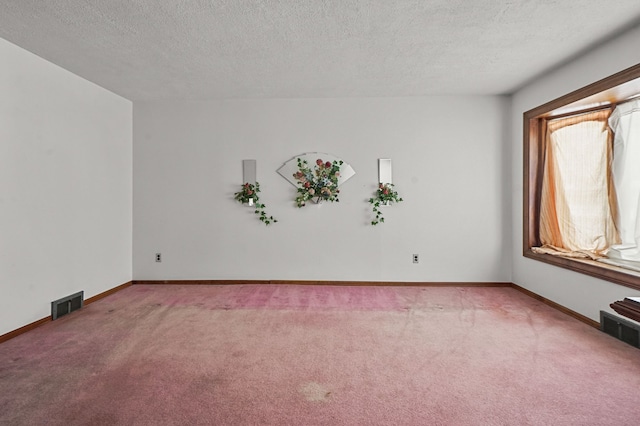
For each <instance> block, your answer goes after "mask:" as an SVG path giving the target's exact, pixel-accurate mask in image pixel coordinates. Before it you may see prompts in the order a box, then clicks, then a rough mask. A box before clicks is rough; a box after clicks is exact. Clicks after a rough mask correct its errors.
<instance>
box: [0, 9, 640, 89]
mask: <svg viewBox="0 0 640 426" xmlns="http://www.w3.org/2000/svg"><path fill="white" fill-rule="evenodd" d="M639 19H640V1H638V0H615V1H610V2H604V1H602V0H369V1H366V0H253V1H251V0H82V1H80V0H46V1H45V0H2V2H0V37H2V38H4V39H6V40H8V41H10V42H12V43H14V44H16V45H18V46H20V47H22V48H25V49H27V50H29V51H31V52H33V53H35V54H37V55H39V56H41V57H43V58H45V59H47V60H49V61H51V62H53V63H55V64H58V65H60V66H62V67H63V68H66V69H68V70H70V71H72V72H74V73H75V74H78V75H80V76H82V77H84V78H86V79H88V80H90V81H93V82H95V83H97V84H99V85H100V86H103V87H105V88H107V89H109V90H111V91H113V92H115V93H117V94H119V95H121V96H124V97H125V98H128V99H131V100H154V99H215V98H256V97H258V98H260V97H275V98H282V97H345V96H412V95H430V94H504V93H510V92H512V91H513V90H514V89H517V88H518V87H520V86H521V85H523V84H524V83H526V82H527V81H529V80H530V79H532V78H533V77H535V76H537V75H539V74H541V73H543V72H545V71H546V70H549V69H550V68H552V67H555V66H557V65H558V64H560V63H562V62H563V61H565V60H566V59H567V58H569V57H571V56H574V55H576V54H578V53H580V52H582V51H584V50H585V49H588V48H590V47H592V46H594V45H595V44H597V43H599V42H602V41H603V40H604V39H607V38H609V37H611V36H612V35H614V34H616V33H618V32H620V31H621V30H623V29H626V28H629V27H631V26H633V25H635V24H637V23H638V22H639V21H638V20H639Z"/></svg>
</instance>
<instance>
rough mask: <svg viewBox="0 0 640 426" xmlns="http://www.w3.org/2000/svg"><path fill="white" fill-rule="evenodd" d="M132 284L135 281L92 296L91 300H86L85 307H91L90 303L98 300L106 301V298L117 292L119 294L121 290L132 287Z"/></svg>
mask: <svg viewBox="0 0 640 426" xmlns="http://www.w3.org/2000/svg"><path fill="white" fill-rule="evenodd" d="M132 284H133V281H128V282H126V283H124V284H120V285H119V286H117V287H114V288H112V289H109V290H107V291H103V292H102V293H99V294H96V295H95V296H91V297H90V298H88V299H85V300H84V304H85V305H89V304H90V303H93V302H97V301H98V300H100V299H104V298H105V297H107V296H110V295H112V294H113V293H116V292H118V291H120V290H124V289H125V288H127V287H129V286H131V285H132Z"/></svg>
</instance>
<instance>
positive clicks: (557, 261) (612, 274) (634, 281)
mask: <svg viewBox="0 0 640 426" xmlns="http://www.w3.org/2000/svg"><path fill="white" fill-rule="evenodd" d="M523 256H524V257H526V258H529V259H533V260H537V261H540V262H544V263H548V264H550V265H554V266H559V267H560V268H565V269H569V270H572V271H574V272H579V273H581V274H586V275H590V276H592V277H595V278H599V279H602V280H605V281H610V282H613V283H616V284H619V285H623V286H625V287H629V288H633V289H635V290H640V272H637V271H633V270H631V269H625V268H621V267H619V266H615V265H611V264H608V263H604V262H598V261H595V260H590V259H567V258H564V257H558V256H552V255H549V254H538V253H534V252H533V251H532V250H531V249H526V250H525V251H524V253H523Z"/></svg>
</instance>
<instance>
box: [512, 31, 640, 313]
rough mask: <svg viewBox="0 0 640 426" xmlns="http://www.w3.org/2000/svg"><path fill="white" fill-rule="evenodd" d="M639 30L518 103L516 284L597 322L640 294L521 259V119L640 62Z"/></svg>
mask: <svg viewBox="0 0 640 426" xmlns="http://www.w3.org/2000/svg"><path fill="white" fill-rule="evenodd" d="M639 45H640V28H636V29H634V30H631V31H628V32H627V33H625V34H623V35H621V36H619V37H617V38H616V39H614V40H612V41H610V42H608V43H606V44H605V45H602V46H600V47H598V48H596V49H594V50H592V51H590V52H589V53H588V54H586V55H584V56H582V57H580V58H578V59H576V60H573V61H571V62H570V63H568V64H566V65H565V66H563V67H561V68H559V69H557V70H555V71H554V72H552V73H549V74H548V75H545V76H544V77H542V78H539V79H538V80H536V81H534V82H533V83H531V84H530V85H528V86H527V87H525V88H523V89H522V90H519V91H518V92H517V93H515V94H514V96H513V99H512V102H513V116H512V123H513V135H512V138H511V142H512V143H513V150H512V152H513V197H512V198H513V231H512V234H513V266H512V268H513V282H514V283H516V284H518V285H520V286H522V287H525V288H527V289H529V290H531V291H533V292H535V293H538V294H540V295H542V296H544V297H546V298H548V299H550V300H553V301H554V302H557V303H559V304H561V305H563V306H566V307H568V308H570V309H572V310H574V311H576V312H579V313H581V314H582V315H585V316H587V317H589V318H592V319H594V320H599V312H600V310H609V308H608V306H609V304H610V303H611V302H614V301H616V300H620V299H621V298H623V297H625V296H629V295H640V292H638V291H636V290H632V289H630V288H628V287H623V286H619V285H616V284H613V283H610V282H607V281H602V280H599V279H596V278H592V277H590V276H587V275H584V274H579V273H575V272H572V271H569V270H566V269H562V268H559V267H555V266H551V265H547V264H544V263H541V262H538V261H535V260H531V259H527V258H524V257H523V256H522V199H523V193H522V191H523V184H522V182H523V179H522V173H523V170H522V161H523V160H522V159H523V152H522V126H523V123H522V114H523V113H524V112H525V111H528V110H530V109H532V108H534V107H537V106H539V105H542V104H544V103H546V102H548V101H551V100H553V99H556V98H558V97H560V96H563V95H565V94H567V93H569V92H572V91H574V90H576V89H579V88H581V87H584V86H586V85H588V84H590V83H593V82H595V81H598V80H600V79H602V78H605V77H608V76H609V75H612V74H615V73H616V72H619V71H622V70H623V69H626V68H628V67H630V66H632V65H635V64H637V63H639V62H640V49H638V46H639Z"/></svg>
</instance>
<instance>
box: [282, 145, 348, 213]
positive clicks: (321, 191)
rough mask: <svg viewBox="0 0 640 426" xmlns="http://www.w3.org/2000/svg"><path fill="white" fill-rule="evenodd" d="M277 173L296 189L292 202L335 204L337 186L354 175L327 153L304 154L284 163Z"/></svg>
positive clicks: (302, 204)
mask: <svg viewBox="0 0 640 426" xmlns="http://www.w3.org/2000/svg"><path fill="white" fill-rule="evenodd" d="M278 173H279V174H280V175H281V176H282V177H284V178H285V179H286V180H287V181H289V182H290V183H291V184H292V185H294V186H295V187H296V198H295V202H296V205H297V206H298V207H304V206H305V205H306V203H307V202H308V201H311V202H314V203H321V202H322V201H330V202H338V201H340V199H339V194H340V189H339V186H340V185H341V184H343V183H344V182H346V181H347V180H348V179H350V178H351V177H352V176H354V175H355V171H354V170H353V168H352V167H351V166H350V165H349V164H347V163H345V162H344V161H342V160H341V159H339V158H337V157H336V156H334V155H331V154H327V153H318V152H308V153H305V154H301V155H298V156H296V157H294V158H292V159H291V160H289V161H287V162H286V163H285V164H284V165H283V166H282V167H280V168H279V169H278Z"/></svg>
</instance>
